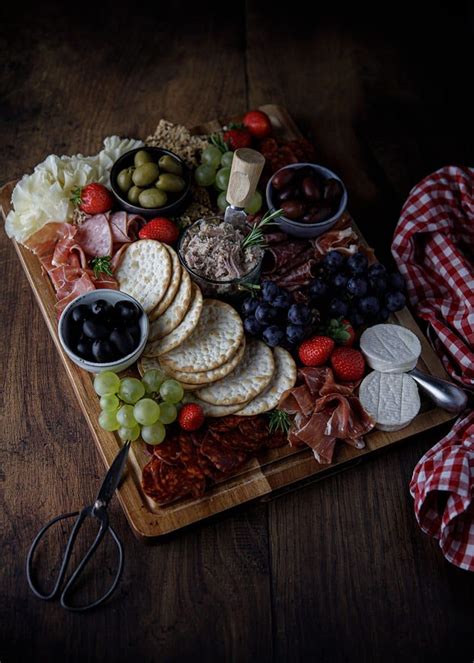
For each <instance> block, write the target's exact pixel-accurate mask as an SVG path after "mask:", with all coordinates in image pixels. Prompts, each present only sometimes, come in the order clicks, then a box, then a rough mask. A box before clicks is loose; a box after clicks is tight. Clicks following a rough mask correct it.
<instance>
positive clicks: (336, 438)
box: [1, 105, 454, 538]
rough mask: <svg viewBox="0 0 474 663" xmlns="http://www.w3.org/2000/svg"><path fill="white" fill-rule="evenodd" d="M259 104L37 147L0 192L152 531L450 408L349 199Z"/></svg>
mask: <svg viewBox="0 0 474 663" xmlns="http://www.w3.org/2000/svg"><path fill="white" fill-rule="evenodd" d="M317 161H318V159H317V154H316V152H315V150H314V148H313V146H312V145H311V144H310V143H309V142H308V141H306V140H305V139H304V138H303V137H302V136H301V134H300V132H299V131H298V129H297V128H296V126H295V125H294V123H293V121H292V119H291V118H290V116H289V115H288V114H287V112H286V111H285V110H284V109H282V108H280V107H278V106H273V105H268V106H263V107H262V108H261V109H259V110H258V111H252V112H249V113H247V114H246V115H245V116H244V117H243V118H238V120H237V121H236V123H235V124H230V123H229V124H228V125H224V126H223V125H221V124H220V123H219V122H217V121H214V122H211V123H208V124H205V125H202V126H200V127H196V128H194V129H192V130H189V131H188V130H187V129H186V128H185V127H182V126H179V125H173V124H171V123H169V122H165V121H163V120H162V121H160V123H159V125H158V127H157V130H156V131H155V133H154V134H153V136H150V137H148V138H147V139H146V140H145V141H141V140H137V139H119V138H117V137H111V138H107V139H106V140H105V141H104V148H103V150H102V151H101V152H100V153H99V154H98V155H96V156H94V157H83V156H82V155H77V156H75V157H61V158H59V157H55V156H50V157H48V158H47V159H46V160H45V161H44V162H43V163H42V164H40V165H39V166H37V167H36V168H35V170H34V172H33V173H32V174H31V175H25V176H24V177H23V178H22V179H21V180H20V181H19V183H16V182H12V183H10V184H8V185H6V186H4V187H3V189H2V191H1V205H2V210H3V213H4V216H5V219H6V231H7V233H8V234H9V235H10V237H11V238H12V240H13V242H14V246H15V249H16V251H17V254H18V256H19V258H20V261H21V264H22V266H23V268H24V270H25V272H26V275H27V277H28V279H29V282H30V284H31V286H32V289H33V291H34V293H35V296H36V298H37V301H38V303H39V306H40V308H41V311H42V313H43V315H44V317H45V320H46V323H47V325H48V328H49V330H50V332H51V334H52V337H53V339H54V341H55V343H56V346H57V348H58V351H59V354H60V356H61V359H62V360H63V362H64V365H65V368H66V371H67V373H68V375H69V378H70V379H71V382H72V385H73V387H74V390H75V392H76V395H77V397H78V399H79V403H80V405H81V408H82V410H83V412H84V415H85V417H86V419H87V421H88V424H89V426H90V428H91V431H92V434H93V438H94V440H95V442H96V444H97V446H98V448H99V450H100V452H101V454H102V456H103V458H104V461H105V463H106V465H107V466H110V463H111V462H112V460H113V458H114V457H115V455H116V453H117V450H118V449H119V447H120V446H121V445H122V444H123V442H124V441H125V440H131V441H132V450H131V452H130V460H129V466H128V472H127V475H126V478H125V480H124V481H123V483H122V485H121V487H120V489H119V499H120V501H121V504H122V506H123V508H124V511H125V513H126V515H127V518H128V520H129V522H130V524H131V526H132V528H133V529H134V531H135V533H136V534H137V535H138V536H141V537H147V538H149V537H156V536H160V535H163V534H166V533H169V532H172V531H174V530H177V529H179V528H181V527H184V526H186V525H188V524H190V523H193V522H196V521H198V520H201V519H203V518H206V517H208V516H210V515H212V514H216V513H219V512H221V511H223V510H225V509H228V508H230V507H233V506H236V505H238V504H242V503H244V502H247V501H249V500H252V499H255V498H261V497H263V496H266V495H269V494H271V493H272V492H273V491H275V490H277V489H280V488H283V487H285V486H289V485H291V484H296V483H297V482H301V481H302V480H303V479H310V478H313V479H314V478H322V477H324V476H326V475H328V474H331V473H333V472H334V471H337V470H339V469H342V468H344V467H346V466H348V465H349V464H351V463H354V462H356V461H357V460H359V459H361V458H362V457H364V456H366V455H368V454H370V453H372V452H374V451H376V450H378V449H380V448H382V447H386V446H388V445H391V444H394V443H395V442H398V441H400V440H402V439H405V438H408V437H410V436H412V435H414V434H416V433H418V432H421V431H423V430H427V429H429V428H432V427H434V426H436V425H438V424H440V423H442V422H444V421H447V420H449V419H451V418H452V417H453V416H454V415H452V414H450V413H448V412H445V411H443V410H440V409H439V408H436V407H435V406H434V405H433V404H432V403H431V402H430V401H429V400H428V398H426V397H425V396H423V395H422V394H421V393H420V392H419V390H418V387H417V384H416V382H415V380H414V379H413V378H412V377H411V375H410V371H411V370H412V369H413V368H414V367H415V366H417V368H418V369H421V370H422V371H424V372H425V373H427V374H429V375H433V376H437V377H441V378H445V377H446V374H445V372H444V369H443V367H442V365H441V362H440V361H439V359H438V357H437V356H436V354H435V353H434V351H433V350H432V348H431V347H430V345H429V344H428V342H427V340H426V339H425V338H424V336H423V334H422V333H421V331H420V329H419V328H418V326H417V325H416V323H415V321H414V319H413V317H412V315H411V314H410V312H409V311H408V310H407V309H406V308H405V294H404V283H403V279H402V277H401V276H400V275H399V274H398V273H397V272H394V271H393V270H392V268H390V267H389V266H384V265H381V264H380V263H379V262H378V261H377V259H376V257H375V255H374V252H373V251H372V250H371V249H370V248H369V247H368V246H367V244H366V242H365V241H364V239H363V237H362V235H361V234H360V232H359V231H358V229H357V227H356V226H355V224H354V222H353V221H352V219H351V217H350V216H349V214H348V212H347V198H348V193H347V191H346V188H345V186H344V183H343V181H342V180H341V179H340V178H339V177H338V176H337V175H336V174H335V173H332V171H330V170H328V169H327V168H325V167H323V166H320V165H318V164H317Z"/></svg>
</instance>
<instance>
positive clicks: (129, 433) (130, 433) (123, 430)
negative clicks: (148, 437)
mask: <svg viewBox="0 0 474 663" xmlns="http://www.w3.org/2000/svg"><path fill="white" fill-rule="evenodd" d="M117 432H118V434H119V438H120V439H121V440H123V441H124V442H128V441H130V442H135V440H137V439H138V438H139V437H140V426H139V425H138V424H137V425H136V426H133V427H132V428H127V427H126V426H121V427H120V428H119V429H118V431H117Z"/></svg>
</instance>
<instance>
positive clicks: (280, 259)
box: [262, 240, 313, 275]
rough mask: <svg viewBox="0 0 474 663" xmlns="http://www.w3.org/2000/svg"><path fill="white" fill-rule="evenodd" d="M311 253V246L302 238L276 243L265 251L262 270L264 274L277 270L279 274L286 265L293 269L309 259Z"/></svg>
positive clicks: (285, 268)
mask: <svg viewBox="0 0 474 663" xmlns="http://www.w3.org/2000/svg"><path fill="white" fill-rule="evenodd" d="M312 255H313V249H312V247H311V246H310V245H309V244H308V242H305V241H303V240H301V241H294V242H285V243H283V244H276V245H275V246H270V247H269V248H268V249H267V250H266V251H265V256H264V260H263V267H262V271H263V273H264V274H274V273H275V272H278V274H279V275H281V274H282V273H283V272H285V271H286V270H287V268H288V267H290V266H291V268H292V269H293V268H295V267H297V266H299V265H301V264H303V263H304V262H306V261H307V260H309V259H310V258H311V257H312Z"/></svg>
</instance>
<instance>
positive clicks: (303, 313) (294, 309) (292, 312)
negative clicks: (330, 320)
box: [288, 304, 311, 325]
mask: <svg viewBox="0 0 474 663" xmlns="http://www.w3.org/2000/svg"><path fill="white" fill-rule="evenodd" d="M310 320H311V309H310V308H309V306H306V305H305V304H293V305H292V306H290V308H289V311H288V321H289V322H291V323H293V324H294V325H307V324H308V323H309V321H310Z"/></svg>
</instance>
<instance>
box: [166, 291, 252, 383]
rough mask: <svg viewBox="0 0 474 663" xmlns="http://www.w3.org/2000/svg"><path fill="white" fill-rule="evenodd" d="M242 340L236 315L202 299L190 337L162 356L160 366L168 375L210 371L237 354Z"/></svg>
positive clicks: (223, 305) (224, 306)
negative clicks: (163, 367)
mask: <svg viewBox="0 0 474 663" xmlns="http://www.w3.org/2000/svg"><path fill="white" fill-rule="evenodd" d="M243 337H244V328H243V325H242V320H241V319H240V316H239V314H238V313H237V311H236V310H235V309H234V308H232V306H230V304H226V303H225V302H221V301H219V300H217V299H205V300H204V306H203V307H202V313H201V317H200V319H199V323H198V325H197V327H196V328H195V329H194V331H193V333H192V334H191V335H190V336H189V337H188V338H187V339H186V341H185V342H184V343H182V344H181V345H180V346H179V348H177V349H176V350H173V351H172V352H168V353H167V354H164V355H162V357H161V362H162V364H163V366H165V367H166V368H169V369H171V370H172V371H184V372H186V373H195V372H200V371H211V370H213V369H214V368H217V367H218V366H222V365H223V364H224V363H225V362H227V361H229V359H230V358H231V357H232V356H233V355H234V354H235V353H236V352H237V348H238V347H239V345H240V344H241V342H242V339H243Z"/></svg>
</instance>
